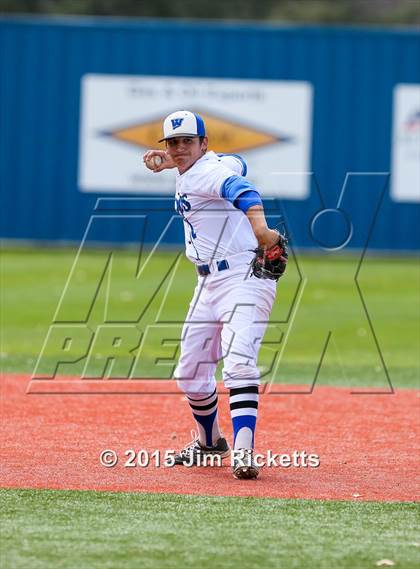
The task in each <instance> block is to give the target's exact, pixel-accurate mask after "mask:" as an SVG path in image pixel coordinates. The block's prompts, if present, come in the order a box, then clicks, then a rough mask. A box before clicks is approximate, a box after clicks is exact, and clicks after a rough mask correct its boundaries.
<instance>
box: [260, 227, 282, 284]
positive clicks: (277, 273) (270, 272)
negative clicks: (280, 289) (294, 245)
mask: <svg viewBox="0 0 420 569" xmlns="http://www.w3.org/2000/svg"><path fill="white" fill-rule="evenodd" d="M255 253H256V255H255V257H254V259H253V260H252V274H253V275H254V276H256V277H257V278H259V279H271V280H273V281H278V280H279V278H280V277H282V276H283V274H284V271H285V270H286V265H287V259H288V258H289V254H288V251H287V239H286V238H285V237H284V236H283V235H281V234H280V233H279V240H278V241H277V243H276V244H275V245H273V246H272V247H270V248H269V249H263V248H262V247H258V249H255Z"/></svg>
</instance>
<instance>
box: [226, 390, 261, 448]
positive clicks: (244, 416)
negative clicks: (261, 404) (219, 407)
mask: <svg viewBox="0 0 420 569" xmlns="http://www.w3.org/2000/svg"><path fill="white" fill-rule="evenodd" d="M258 397H259V395H258V386H257V385H249V386H248V387H237V388H234V389H231V390H230V398H229V402H230V416H231V418H232V425H233V437H234V442H233V448H234V450H237V449H241V448H245V449H253V448H254V434H255V426H256V423H257V411H258Z"/></svg>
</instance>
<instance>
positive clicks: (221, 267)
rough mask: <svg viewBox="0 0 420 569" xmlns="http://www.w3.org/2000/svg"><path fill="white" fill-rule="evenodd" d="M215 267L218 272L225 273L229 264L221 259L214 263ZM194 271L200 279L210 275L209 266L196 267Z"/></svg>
mask: <svg viewBox="0 0 420 569" xmlns="http://www.w3.org/2000/svg"><path fill="white" fill-rule="evenodd" d="M216 267H217V270H218V271H225V270H226V269H228V268H229V263H228V262H227V261H226V259H223V260H222V261H216ZM196 269H197V273H198V274H199V275H200V276H201V277H205V276H206V275H209V274H210V273H211V270H210V265H196Z"/></svg>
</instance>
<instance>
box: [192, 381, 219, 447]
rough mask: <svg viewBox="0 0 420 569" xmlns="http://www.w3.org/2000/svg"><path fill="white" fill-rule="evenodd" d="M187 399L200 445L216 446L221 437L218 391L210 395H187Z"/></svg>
mask: <svg viewBox="0 0 420 569" xmlns="http://www.w3.org/2000/svg"><path fill="white" fill-rule="evenodd" d="M187 399H188V403H189V404H190V407H191V410H192V413H193V415H194V419H195V421H196V423H197V429H198V436H199V441H200V443H201V444H202V445H205V446H207V447H211V446H214V445H215V443H216V442H217V441H218V439H220V437H221V433H220V428H219V422H218V418H217V403H218V398H217V392H216V389H215V390H214V391H213V393H211V394H210V395H199V394H197V395H187Z"/></svg>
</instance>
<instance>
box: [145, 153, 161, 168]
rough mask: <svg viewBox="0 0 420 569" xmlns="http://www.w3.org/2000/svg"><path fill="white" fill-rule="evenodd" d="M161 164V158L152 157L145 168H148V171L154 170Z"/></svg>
mask: <svg viewBox="0 0 420 569" xmlns="http://www.w3.org/2000/svg"><path fill="white" fill-rule="evenodd" d="M161 164H162V158H161V157H160V156H152V157H151V158H150V159H149V160H147V162H146V166H147V167H148V168H149V170H154V169H155V168H159V166H160V165H161Z"/></svg>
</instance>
